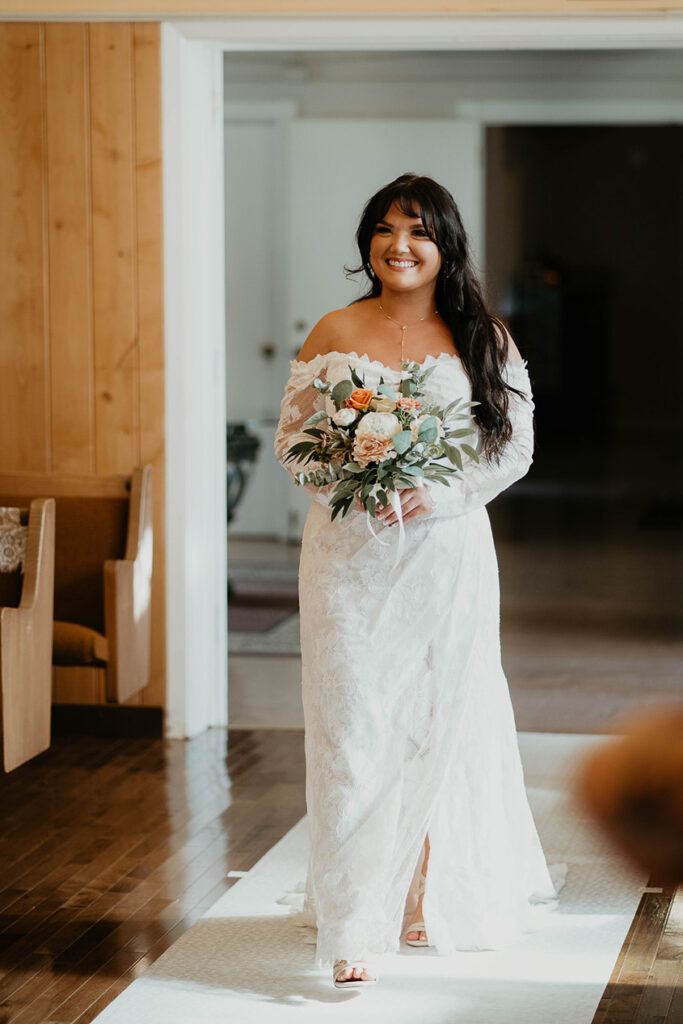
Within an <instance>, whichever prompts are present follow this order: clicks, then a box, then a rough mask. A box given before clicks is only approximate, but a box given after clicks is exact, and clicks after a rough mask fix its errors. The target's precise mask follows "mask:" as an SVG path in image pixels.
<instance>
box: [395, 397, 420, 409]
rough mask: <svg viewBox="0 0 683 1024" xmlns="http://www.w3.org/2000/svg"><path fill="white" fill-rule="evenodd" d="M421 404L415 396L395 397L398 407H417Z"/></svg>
mask: <svg viewBox="0 0 683 1024" xmlns="http://www.w3.org/2000/svg"><path fill="white" fill-rule="evenodd" d="M421 404H422V403H421V402H418V400H417V398H409V397H408V396H407V395H399V396H398V398H397V399H396V405H397V406H398V407H399V409H419V408H420V405H421Z"/></svg>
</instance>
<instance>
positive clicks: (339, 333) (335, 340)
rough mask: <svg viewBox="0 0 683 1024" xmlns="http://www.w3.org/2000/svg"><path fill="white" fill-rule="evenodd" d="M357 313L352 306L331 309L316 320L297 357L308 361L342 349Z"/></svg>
mask: <svg viewBox="0 0 683 1024" xmlns="http://www.w3.org/2000/svg"><path fill="white" fill-rule="evenodd" d="M357 317H358V313H357V311H356V310H355V308H354V307H353V306H343V307H342V308H341V309H333V310H331V311H330V312H329V313H325V316H323V317H321V318H320V320H318V322H317V324H316V325H315V327H314V328H313V330H312V331H311V333H310V334H309V335H308V337H307V338H306V341H305V342H304V343H303V345H302V346H301V351H300V352H299V355H298V357H297V358H298V359H300V360H305V361H306V362H308V361H309V360H310V359H314V358H315V357H316V356H320V355H325V353H326V352H335V351H342V352H343V351H344V350H345V348H344V346H345V341H344V339H345V338H347V337H348V335H349V331H350V329H352V328H353V325H354V324H355V323H356V320H357Z"/></svg>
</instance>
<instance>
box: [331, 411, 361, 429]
mask: <svg viewBox="0 0 683 1024" xmlns="http://www.w3.org/2000/svg"><path fill="white" fill-rule="evenodd" d="M357 415H358V413H357V412H356V410H355V409H346V408H345V409H340V410H339V411H338V412H335V414H334V416H333V417H332V422H333V423H336V424H337V426H338V427H348V426H349V425H350V424H351V423H353V421H354V420H355V418H356V416H357Z"/></svg>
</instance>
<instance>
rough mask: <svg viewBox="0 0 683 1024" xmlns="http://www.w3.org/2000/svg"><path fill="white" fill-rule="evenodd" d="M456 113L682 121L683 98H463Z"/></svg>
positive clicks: (540, 119) (504, 118)
mask: <svg viewBox="0 0 683 1024" xmlns="http://www.w3.org/2000/svg"><path fill="white" fill-rule="evenodd" d="M454 115H455V117H457V118H458V120H461V121H477V122H480V123H482V124H517V125H522V124H683V98H682V99H680V100H663V99H659V100H607V99H597V100H579V99H571V100H565V99H549V100H525V99H514V100H460V101H458V102H457V103H456V104H455V106H454Z"/></svg>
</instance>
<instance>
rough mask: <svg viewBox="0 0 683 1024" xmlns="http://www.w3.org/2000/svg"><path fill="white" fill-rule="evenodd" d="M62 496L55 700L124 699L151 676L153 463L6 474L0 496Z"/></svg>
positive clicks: (8, 501)
mask: <svg viewBox="0 0 683 1024" xmlns="http://www.w3.org/2000/svg"><path fill="white" fill-rule="evenodd" d="M37 494H49V495H51V496H53V497H54V498H55V502H56V529H55V592H54V618H55V624H54V650H53V666H54V668H53V702H54V703H58V704H59V703H77V704H99V703H105V702H107V701H108V702H113V703H123V702H124V701H126V700H128V699H129V698H130V697H132V696H134V695H135V694H136V693H138V692H139V691H140V690H142V689H143V688H144V687H145V686H147V684H148V682H149V672H150V629H151V577H152V553H153V543H152V467H151V466H143V467H140V468H138V469H136V470H134V472H133V474H132V475H131V476H130V477H127V476H117V477H76V476H52V475H49V474H39V475H38V474H31V475H26V476H0V505H17V504H21V503H22V501H23V502H24V503H26V500H27V498H28V497H31V496H34V495H37Z"/></svg>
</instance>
